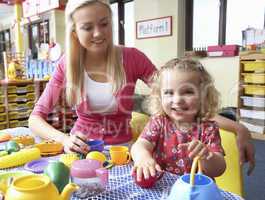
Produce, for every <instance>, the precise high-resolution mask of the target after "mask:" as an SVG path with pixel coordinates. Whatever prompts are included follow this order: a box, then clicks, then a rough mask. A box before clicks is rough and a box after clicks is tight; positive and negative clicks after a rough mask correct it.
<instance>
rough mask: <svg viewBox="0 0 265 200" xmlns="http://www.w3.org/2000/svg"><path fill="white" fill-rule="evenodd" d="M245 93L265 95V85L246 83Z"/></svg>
mask: <svg viewBox="0 0 265 200" xmlns="http://www.w3.org/2000/svg"><path fill="white" fill-rule="evenodd" d="M244 90H245V94H249V95H265V86H264V85H244Z"/></svg>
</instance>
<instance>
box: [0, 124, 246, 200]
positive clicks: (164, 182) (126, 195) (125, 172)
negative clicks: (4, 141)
mask: <svg viewBox="0 0 265 200" xmlns="http://www.w3.org/2000/svg"><path fill="white" fill-rule="evenodd" d="M19 130H20V129H17V130H15V132H16V133H18V134H15V135H20V132H19ZM25 131H26V130H25V129H24V130H23V131H22V132H23V133H24V134H25ZM29 133H30V132H27V134H29ZM0 147H1V145H0ZM47 159H51V160H53V159H58V156H56V157H50V158H47ZM131 167H132V165H123V166H114V167H112V168H111V169H110V171H109V182H108V185H107V187H106V190H105V191H104V192H102V193H100V194H98V195H97V196H93V197H89V198H86V199H87V200H125V199H126V200H148V199H151V200H159V199H160V200H166V199H167V197H168V195H169V192H170V189H171V187H172V185H173V184H174V183H175V182H176V180H177V179H178V176H177V175H174V174H171V173H165V174H164V175H163V177H162V178H161V179H160V180H159V181H158V182H157V183H156V185H155V186H154V187H153V188H149V189H143V188H141V187H139V186H138V185H136V184H135V183H134V181H133V179H132V176H131ZM23 169H24V167H23V166H20V167H16V168H10V169H4V170H0V173H1V172H3V171H16V170H23ZM221 194H222V196H223V199H224V200H242V198H241V197H240V196H238V195H235V194H232V193H230V192H226V191H223V190H221ZM71 200H81V199H79V198H77V197H75V195H73V196H72V197H71ZM83 200H84V199H83Z"/></svg>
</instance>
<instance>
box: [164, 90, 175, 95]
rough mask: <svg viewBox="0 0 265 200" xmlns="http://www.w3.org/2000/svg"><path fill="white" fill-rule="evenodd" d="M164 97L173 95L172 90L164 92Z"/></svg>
mask: <svg viewBox="0 0 265 200" xmlns="http://www.w3.org/2000/svg"><path fill="white" fill-rule="evenodd" d="M164 95H173V91H172V90H165V91H164Z"/></svg>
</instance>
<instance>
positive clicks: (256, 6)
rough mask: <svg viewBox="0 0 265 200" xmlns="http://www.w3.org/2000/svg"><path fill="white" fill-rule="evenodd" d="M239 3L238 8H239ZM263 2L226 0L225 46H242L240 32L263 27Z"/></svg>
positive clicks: (264, 2)
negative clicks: (249, 28)
mask: <svg viewBox="0 0 265 200" xmlns="http://www.w3.org/2000/svg"><path fill="white" fill-rule="evenodd" d="M239 3H240V8H239V6H238V5H239ZM264 12H265V1H261V0H251V1H240V0H228V1H227V20H226V44H239V45H241V44H242V30H245V29H246V28H248V27H253V28H257V29H262V28H263V26H264V14H265V13H264Z"/></svg>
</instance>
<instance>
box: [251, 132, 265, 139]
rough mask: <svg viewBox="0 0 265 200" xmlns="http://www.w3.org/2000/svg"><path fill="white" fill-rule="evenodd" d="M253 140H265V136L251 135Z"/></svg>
mask: <svg viewBox="0 0 265 200" xmlns="http://www.w3.org/2000/svg"><path fill="white" fill-rule="evenodd" d="M251 136H252V138H253V139H256V140H265V135H264V134H260V133H251Z"/></svg>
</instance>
